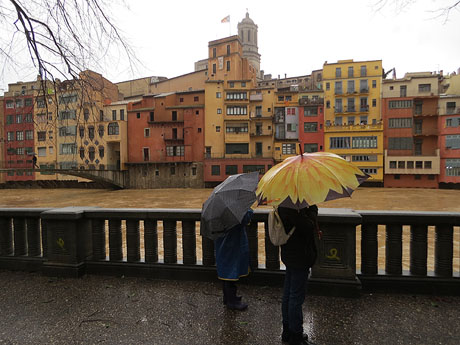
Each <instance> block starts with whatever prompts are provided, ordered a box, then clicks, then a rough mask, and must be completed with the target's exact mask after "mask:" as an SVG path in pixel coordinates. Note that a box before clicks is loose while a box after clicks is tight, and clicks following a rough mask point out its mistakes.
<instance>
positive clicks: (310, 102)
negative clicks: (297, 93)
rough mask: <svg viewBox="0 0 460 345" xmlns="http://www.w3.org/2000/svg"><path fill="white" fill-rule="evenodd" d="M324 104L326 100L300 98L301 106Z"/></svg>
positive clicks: (320, 98)
mask: <svg viewBox="0 0 460 345" xmlns="http://www.w3.org/2000/svg"><path fill="white" fill-rule="evenodd" d="M321 104H324V98H322V97H318V98H300V99H299V105H321Z"/></svg>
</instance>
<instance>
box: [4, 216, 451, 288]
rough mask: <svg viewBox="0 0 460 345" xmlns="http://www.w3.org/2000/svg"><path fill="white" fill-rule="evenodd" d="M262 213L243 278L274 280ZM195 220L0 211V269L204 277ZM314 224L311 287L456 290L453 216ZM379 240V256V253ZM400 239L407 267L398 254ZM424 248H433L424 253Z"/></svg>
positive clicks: (329, 219)
mask: <svg viewBox="0 0 460 345" xmlns="http://www.w3.org/2000/svg"><path fill="white" fill-rule="evenodd" d="M268 212H269V210H267V209H257V210H256V211H255V214H254V217H253V220H252V222H251V224H250V225H249V226H248V231H247V233H248V239H249V247H250V261H251V265H252V267H253V268H254V274H253V276H254V277H253V278H251V279H253V281H261V282H265V283H266V282H267V281H273V282H278V283H280V281H281V277H282V271H283V267H282V265H281V262H280V257H279V247H275V246H273V245H272V244H271V242H270V240H269V238H268V224H267V221H268ZM200 217H201V210H200V209H103V208H78V207H67V208H62V209H46V208H40V209H26V208H3V209H0V268H1V269H9V270H36V271H41V272H43V273H45V274H50V275H54V276H80V275H81V274H84V273H91V274H116V275H137V276H149V277H160V278H168V279H169V278H173V279H213V278H214V277H215V267H214V265H215V257H214V244H213V241H211V240H209V239H207V238H202V237H201V236H200V235H199V221H200ZM319 222H320V227H321V229H322V231H323V239H322V240H321V241H319V242H318V260H317V263H316V265H315V266H314V267H313V270H312V276H311V284H313V286H316V287H321V286H322V287H323V288H324V287H325V286H326V287H329V288H337V287H340V289H341V291H342V292H343V291H350V289H351V290H352V291H355V292H357V291H358V292H359V290H360V289H361V288H364V289H368V290H379V289H385V290H406V291H410V292H411V293H413V292H419V291H440V292H442V293H444V292H447V293H453V294H455V293H459V292H460V275H459V264H458V261H459V254H458V250H454V244H455V246H458V245H459V244H458V239H457V240H455V242H454V239H455V238H456V237H458V236H459V234H458V233H459V232H460V229H459V227H460V213H452V212H404V211H352V210H349V209H326V208H323V209H320V216H319ZM357 234H360V238H357ZM383 234H384V241H385V245H384V248H385V253H383V252H381V253H379V246H380V247H382V243H381V242H380V243H379V241H382V235H383ZM407 238H410V240H409V242H410V243H409V251H408V252H409V256H408V261H409V264H408V266H409V270H405V269H404V265H405V263H404V258H403V247H404V246H405V247H407V245H408V244H407V243H406V240H407ZM106 239H108V240H106ZM431 246H433V247H434V251H431V250H428V248H429V247H431ZM356 248H360V252H359V251H356ZM382 261H384V267H381V265H379V262H382ZM357 262H358V268H357ZM430 262H432V263H433V264H432V266H433V269H430V265H431V264H430ZM347 289H348V290H347Z"/></svg>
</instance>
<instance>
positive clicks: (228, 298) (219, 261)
mask: <svg viewBox="0 0 460 345" xmlns="http://www.w3.org/2000/svg"><path fill="white" fill-rule="evenodd" d="M253 213H254V212H253V211H252V209H249V210H248V211H247V212H246V214H245V215H244V218H243V220H242V221H241V223H240V224H238V225H236V226H234V227H233V228H231V229H230V230H229V231H228V232H226V233H225V235H224V236H222V237H219V238H217V239H216V240H215V241H214V247H215V249H216V266H217V277H218V278H219V279H220V280H222V281H223V284H222V289H223V295H224V296H223V302H224V304H225V305H226V306H227V308H228V309H232V310H240V311H241V310H245V309H247V307H248V305H247V304H246V303H244V302H242V301H241V296H237V286H236V282H237V281H238V280H239V279H240V278H241V277H245V276H247V275H249V272H250V268H249V242H248V236H247V234H246V226H247V225H248V224H249V222H250V221H251V218H252V215H253Z"/></svg>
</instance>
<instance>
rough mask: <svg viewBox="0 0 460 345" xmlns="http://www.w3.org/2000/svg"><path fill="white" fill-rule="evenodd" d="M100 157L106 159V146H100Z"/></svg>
mask: <svg viewBox="0 0 460 345" xmlns="http://www.w3.org/2000/svg"><path fill="white" fill-rule="evenodd" d="M99 157H101V158H104V146H99Z"/></svg>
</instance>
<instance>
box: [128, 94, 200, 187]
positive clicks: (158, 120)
mask: <svg viewBox="0 0 460 345" xmlns="http://www.w3.org/2000/svg"><path fill="white" fill-rule="evenodd" d="M204 101H205V99H204V91H203V90H201V91H184V92H171V93H162V94H158V95H153V94H150V95H145V96H143V97H142V99H141V100H139V101H136V102H130V103H129V104H128V134H127V137H128V138H129V140H128V162H127V166H128V170H129V174H130V180H131V183H130V185H131V186H132V187H133V188H141V187H144V188H163V187H195V188H196V187H202V186H203V172H202V171H203V153H204Z"/></svg>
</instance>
